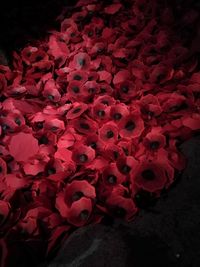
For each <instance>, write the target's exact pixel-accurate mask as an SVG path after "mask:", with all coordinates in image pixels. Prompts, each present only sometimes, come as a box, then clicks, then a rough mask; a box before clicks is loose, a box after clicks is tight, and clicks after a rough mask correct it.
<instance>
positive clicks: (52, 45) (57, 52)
mask: <svg viewBox="0 0 200 267" xmlns="http://www.w3.org/2000/svg"><path fill="white" fill-rule="evenodd" d="M48 46H49V51H48V54H50V55H51V56H53V57H54V60H55V63H57V65H58V66H59V67H61V66H62V65H63V64H64V63H65V61H66V59H67V57H68V55H69V49H68V47H67V44H66V43H65V42H63V41H60V40H59V39H58V38H57V37H56V36H55V35H53V34H52V35H51V36H50V37H49V43H48Z"/></svg>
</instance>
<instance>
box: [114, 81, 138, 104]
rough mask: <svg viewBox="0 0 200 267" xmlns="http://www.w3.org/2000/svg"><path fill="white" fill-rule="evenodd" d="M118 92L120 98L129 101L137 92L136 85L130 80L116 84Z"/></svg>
mask: <svg viewBox="0 0 200 267" xmlns="http://www.w3.org/2000/svg"><path fill="white" fill-rule="evenodd" d="M117 89H118V93H119V96H120V99H122V100H124V101H129V100H131V99H132V98H133V97H135V96H136V94H137V89H136V86H135V84H134V83H133V82H131V81H128V80H126V81H124V82H122V83H120V84H118V85H117Z"/></svg>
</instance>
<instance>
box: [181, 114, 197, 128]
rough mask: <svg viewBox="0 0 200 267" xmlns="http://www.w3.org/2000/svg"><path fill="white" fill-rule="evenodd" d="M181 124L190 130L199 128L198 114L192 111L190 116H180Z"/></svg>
mask: <svg viewBox="0 0 200 267" xmlns="http://www.w3.org/2000/svg"><path fill="white" fill-rule="evenodd" d="M181 121H182V124H183V125H184V126H186V127H188V128H190V129H191V130H199V129H200V115H199V114H198V113H193V114H192V115H191V116H184V117H183V118H181Z"/></svg>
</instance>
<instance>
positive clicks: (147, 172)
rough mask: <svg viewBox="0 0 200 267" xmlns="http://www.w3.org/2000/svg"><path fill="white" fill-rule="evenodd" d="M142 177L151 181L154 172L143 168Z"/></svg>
mask: <svg viewBox="0 0 200 267" xmlns="http://www.w3.org/2000/svg"><path fill="white" fill-rule="evenodd" d="M142 177H143V178H144V179H145V180H148V181H152V180H154V179H155V174H154V172H153V171H152V170H150V169H147V170H144V171H143V172H142Z"/></svg>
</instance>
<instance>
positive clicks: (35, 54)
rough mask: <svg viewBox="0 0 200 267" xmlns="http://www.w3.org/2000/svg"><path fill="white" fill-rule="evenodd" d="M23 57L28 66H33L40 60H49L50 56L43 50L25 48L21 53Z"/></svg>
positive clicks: (31, 47) (30, 47)
mask: <svg viewBox="0 0 200 267" xmlns="http://www.w3.org/2000/svg"><path fill="white" fill-rule="evenodd" d="M21 57H22V60H23V61H24V62H25V63H26V64H27V65H31V64H32V63H34V62H37V61H40V60H48V55H47V54H46V53H45V52H44V51H43V50H41V49H38V47H34V46H27V47H25V48H24V49H23V50H22V52H21Z"/></svg>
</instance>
